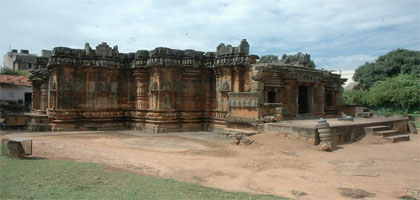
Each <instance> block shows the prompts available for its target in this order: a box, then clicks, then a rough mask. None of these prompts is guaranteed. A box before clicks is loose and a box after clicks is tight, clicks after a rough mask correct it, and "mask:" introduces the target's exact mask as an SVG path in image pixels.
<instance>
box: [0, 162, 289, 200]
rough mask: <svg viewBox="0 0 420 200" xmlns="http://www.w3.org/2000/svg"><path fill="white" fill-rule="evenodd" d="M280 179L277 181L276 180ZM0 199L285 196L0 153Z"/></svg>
mask: <svg viewBox="0 0 420 200" xmlns="http://www.w3.org/2000/svg"><path fill="white" fill-rule="evenodd" d="M279 181H280V180H279ZM0 199H285V198H281V197H277V196H272V195H255V194H250V193H238V192H226V191H223V190H218V189H212V188H208V187H203V186H200V185H196V184H189V183H183V182H177V181H174V180H172V179H159V178H154V177H148V176H139V175H135V174H130V173H120V172H109V171H105V170H104V169H103V167H101V166H99V165H96V164H92V163H78V162H72V161H62V160H47V159H30V158H29V159H15V158H9V157H6V156H0Z"/></svg>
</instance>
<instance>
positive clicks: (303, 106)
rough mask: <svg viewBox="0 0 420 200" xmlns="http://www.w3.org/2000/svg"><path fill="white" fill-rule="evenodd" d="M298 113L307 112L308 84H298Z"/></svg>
mask: <svg viewBox="0 0 420 200" xmlns="http://www.w3.org/2000/svg"><path fill="white" fill-rule="evenodd" d="M298 104H299V114H306V113H308V86H299V96H298Z"/></svg>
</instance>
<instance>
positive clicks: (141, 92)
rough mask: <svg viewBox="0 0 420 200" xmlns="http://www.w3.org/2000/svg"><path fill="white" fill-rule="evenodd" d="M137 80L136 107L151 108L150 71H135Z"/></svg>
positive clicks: (140, 108) (138, 108) (139, 108)
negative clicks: (149, 94)
mask: <svg viewBox="0 0 420 200" xmlns="http://www.w3.org/2000/svg"><path fill="white" fill-rule="evenodd" d="M134 77H135V80H136V109H137V110H146V109H148V108H149V102H148V99H149V98H148V96H147V94H148V90H149V87H148V84H147V83H148V82H149V73H148V72H147V71H146V70H145V69H142V70H136V71H135V73H134Z"/></svg>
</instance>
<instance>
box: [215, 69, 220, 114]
mask: <svg viewBox="0 0 420 200" xmlns="http://www.w3.org/2000/svg"><path fill="white" fill-rule="evenodd" d="M214 75H215V77H216V109H217V110H222V105H221V101H222V95H221V93H220V87H221V84H222V80H221V78H222V72H221V70H220V69H215V70H214Z"/></svg>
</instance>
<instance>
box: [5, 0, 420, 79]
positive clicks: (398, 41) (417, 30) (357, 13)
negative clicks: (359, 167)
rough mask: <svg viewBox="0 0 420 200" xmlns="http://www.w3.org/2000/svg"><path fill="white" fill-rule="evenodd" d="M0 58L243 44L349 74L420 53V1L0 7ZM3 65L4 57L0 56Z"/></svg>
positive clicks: (213, 0)
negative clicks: (302, 56)
mask: <svg viewBox="0 0 420 200" xmlns="http://www.w3.org/2000/svg"><path fill="white" fill-rule="evenodd" d="M0 2H1V3H0V25H1V27H2V30H1V31H0V40H1V42H0V53H1V54H2V55H4V54H5V53H6V52H7V51H8V50H9V45H10V46H11V48H12V49H29V50H30V52H31V53H37V54H40V51H41V49H52V48H54V47H56V46H68V47H72V48H83V47H84V44H85V42H89V43H90V44H91V46H92V47H95V46H96V45H98V44H99V43H101V42H107V43H108V44H109V45H111V46H113V45H118V47H119V50H120V52H135V51H137V50H140V49H146V50H151V49H154V48H155V47H161V46H163V47H170V48H176V49H196V50H200V51H215V49H216V46H217V45H218V44H219V43H225V44H226V43H227V44H232V45H238V44H239V43H240V41H241V39H243V38H246V39H247V40H248V42H249V43H250V47H251V49H250V51H251V53H252V54H257V55H260V56H261V55H266V54H275V55H279V56H281V55H282V54H284V53H286V54H294V53H296V52H304V53H309V54H311V58H312V59H313V60H314V61H315V64H316V65H317V66H318V68H324V69H328V70H343V71H346V70H354V69H355V68H357V67H358V66H360V65H361V64H363V63H365V62H366V61H374V60H375V59H376V58H377V57H378V56H380V55H383V54H385V53H387V52H388V51H390V50H393V49H397V48H407V49H411V50H420V0H380V1H375V0H342V1H340V0H323V1H313V0H311V1H309V0H308V1H306V0H299V1H297V0H287V1H285V0H260V1H256V0H241V1H239V0H238V1H234V0H232V1H231V0H191V1H183V0H168V1H159V0H137V1H134V0H133V1H127V0H116V1H110V0H37V1H34V0H0ZM0 59H1V60H0V61H1V62H0V63H1V65H3V57H2V56H1V58H0Z"/></svg>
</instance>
